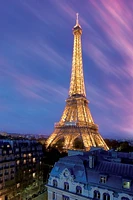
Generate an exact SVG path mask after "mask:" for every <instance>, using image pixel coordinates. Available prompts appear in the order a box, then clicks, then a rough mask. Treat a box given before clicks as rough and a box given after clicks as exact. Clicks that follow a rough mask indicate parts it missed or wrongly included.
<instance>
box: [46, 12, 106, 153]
mask: <svg viewBox="0 0 133 200" xmlns="http://www.w3.org/2000/svg"><path fill="white" fill-rule="evenodd" d="M73 35H74V45H73V57H72V73H71V82H70V89H69V96H68V98H67V100H66V107H65V110H64V112H63V114H62V117H61V119H60V121H59V122H58V123H55V130H54V132H53V133H52V134H51V135H50V136H49V138H48V139H47V141H46V147H49V146H54V145H56V144H57V143H58V142H59V140H62V139H63V141H64V142H63V148H64V149H73V148H74V141H75V140H76V139H77V138H78V139H79V140H81V141H82V144H83V147H82V148H83V149H84V150H89V149H90V148H91V147H92V146H94V147H103V148H104V149H105V150H108V146H107V145H106V143H105V141H104V140H103V138H102V136H101V135H100V133H99V132H98V126H97V125H96V124H95V123H94V120H93V118H92V116H91V113H90V109H89V107H88V100H87V98H86V92H85V84H84V75H83V62H82V46H81V35H82V28H81V26H80V25H79V22H78V14H77V18H76V25H75V26H74V28H73Z"/></svg>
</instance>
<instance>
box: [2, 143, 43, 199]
mask: <svg viewBox="0 0 133 200" xmlns="http://www.w3.org/2000/svg"><path fill="white" fill-rule="evenodd" d="M43 157H44V153H43V150H42V145H41V144H40V143H39V142H37V141H36V140H23V139H15V140H8V139H5V140H0V200H10V199H12V200H17V199H26V198H28V197H30V196H32V195H33V193H34V192H35V191H36V192H37V191H39V190H40V189H41V187H42V185H43V166H42V163H43Z"/></svg>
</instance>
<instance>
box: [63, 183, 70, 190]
mask: <svg viewBox="0 0 133 200" xmlns="http://www.w3.org/2000/svg"><path fill="white" fill-rule="evenodd" d="M64 190H69V184H68V183H67V182H65V183H64Z"/></svg>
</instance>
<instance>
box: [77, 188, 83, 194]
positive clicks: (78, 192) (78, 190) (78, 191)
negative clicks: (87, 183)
mask: <svg viewBox="0 0 133 200" xmlns="http://www.w3.org/2000/svg"><path fill="white" fill-rule="evenodd" d="M81 193H82V188H81V187H80V186H77V187H76V194H81Z"/></svg>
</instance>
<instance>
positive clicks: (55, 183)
mask: <svg viewBox="0 0 133 200" xmlns="http://www.w3.org/2000/svg"><path fill="white" fill-rule="evenodd" d="M53 186H54V187H57V186H58V183H57V180H55V179H54V180H53Z"/></svg>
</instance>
